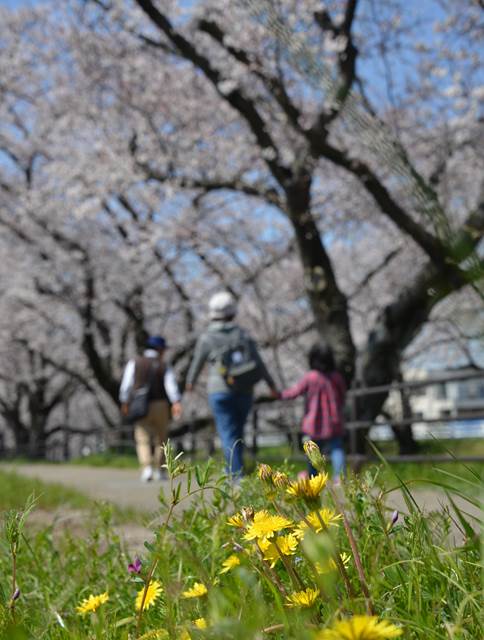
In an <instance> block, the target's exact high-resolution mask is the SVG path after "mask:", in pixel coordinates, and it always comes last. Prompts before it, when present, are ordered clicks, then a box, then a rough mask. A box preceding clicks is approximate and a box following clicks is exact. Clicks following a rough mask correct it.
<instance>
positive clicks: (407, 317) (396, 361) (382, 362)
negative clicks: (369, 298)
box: [357, 263, 467, 453]
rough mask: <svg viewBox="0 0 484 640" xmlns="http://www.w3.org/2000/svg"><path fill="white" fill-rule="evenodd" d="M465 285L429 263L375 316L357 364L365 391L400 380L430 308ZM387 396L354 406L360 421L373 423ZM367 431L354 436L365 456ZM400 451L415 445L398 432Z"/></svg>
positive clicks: (401, 432) (409, 438)
mask: <svg viewBox="0 0 484 640" xmlns="http://www.w3.org/2000/svg"><path fill="white" fill-rule="evenodd" d="M465 284H467V283H466V281H465V280H464V279H462V280H461V281H455V272H454V271H453V270H451V269H449V270H448V271H447V270H445V269H440V270H439V269H437V268H436V267H435V266H434V265H433V264H432V263H427V264H426V265H424V266H423V267H422V269H421V271H420V273H419V274H418V275H417V276H416V277H415V278H414V280H413V281H412V282H410V283H409V284H408V285H407V287H406V288H405V289H403V290H402V291H401V293H400V294H399V296H398V298H397V300H396V301H395V302H393V303H391V304H389V305H387V306H386V307H385V308H384V309H383V311H382V312H381V313H380V315H379V316H378V318H377V320H376V323H375V328H374V329H373V331H372V332H371V333H370V335H369V338H368V342H367V345H366V348H365V350H364V352H363V353H362V355H361V360H360V367H359V369H360V382H361V384H362V385H363V386H365V387H371V386H379V385H388V384H391V382H393V381H394V380H398V379H399V376H400V365H401V360H402V355H403V352H404V351H405V349H406V347H407V346H408V345H409V344H410V343H411V342H412V340H413V339H414V338H415V336H416V335H417V333H418V332H419V331H420V329H421V328H422V327H423V325H424V324H425V323H426V322H427V320H428V318H429V315H430V312H431V311H432V309H433V307H434V306H435V305H436V304H437V303H438V302H439V301H440V300H442V299H443V298H445V297H446V295H448V293H449V290H451V291H457V290H459V288H461V287H463V286H464V285H465ZM387 397H388V393H387V392H382V393H378V394H374V395H370V396H367V397H365V398H361V400H360V401H359V402H358V404H357V415H358V419H359V420H368V421H373V420H374V419H375V418H376V416H378V414H379V413H380V412H381V409H382V406H383V404H384V402H385V400H386V399H387ZM367 433H368V432H367V430H364V429H359V430H358V433H357V451H358V453H365V451H366V437H367ZM399 438H400V439H401V440H402V447H405V448H406V447H408V448H409V449H413V448H414V447H415V446H416V443H414V442H413V436H410V434H409V432H408V431H407V432H406V433H404V432H403V431H400V432H399Z"/></svg>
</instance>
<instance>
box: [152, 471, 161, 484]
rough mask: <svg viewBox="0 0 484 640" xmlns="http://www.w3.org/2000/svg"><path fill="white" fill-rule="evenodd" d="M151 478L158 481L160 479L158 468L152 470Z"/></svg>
mask: <svg viewBox="0 0 484 640" xmlns="http://www.w3.org/2000/svg"><path fill="white" fill-rule="evenodd" d="M153 480H154V481H155V482H159V481H160V480H161V471H160V469H155V470H154V471H153Z"/></svg>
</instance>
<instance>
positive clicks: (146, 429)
mask: <svg viewBox="0 0 484 640" xmlns="http://www.w3.org/2000/svg"><path fill="white" fill-rule="evenodd" d="M165 351H166V341H165V339H164V338H163V337H162V336H151V337H150V338H148V340H147V341H146V349H145V350H144V352H143V355H141V356H138V357H137V358H134V359H132V360H130V361H129V362H128V363H127V364H126V367H125V369H124V373H123V378H122V381H121V387H120V390H119V400H120V402H121V412H122V414H123V415H124V416H127V415H128V413H129V401H130V398H131V396H132V393H133V392H134V391H135V390H137V389H140V388H141V387H143V386H146V385H148V387H149V392H148V413H147V415H146V416H145V417H143V418H140V419H139V420H138V421H137V423H136V424H135V428H134V439H135V444H136V454H137V456H138V461H139V464H140V466H141V469H142V471H141V480H142V482H149V481H150V480H161V463H162V458H163V451H162V445H163V444H164V443H165V442H166V439H167V437H168V424H169V421H170V412H171V415H172V417H173V418H174V419H175V420H177V419H178V418H180V416H181V413H182V406H181V401H180V400H181V395H180V391H179V389H178V384H177V382H176V378H175V374H174V371H173V369H172V368H171V367H170V366H168V365H166V364H165V363H164V355H165ZM170 405H171V411H170Z"/></svg>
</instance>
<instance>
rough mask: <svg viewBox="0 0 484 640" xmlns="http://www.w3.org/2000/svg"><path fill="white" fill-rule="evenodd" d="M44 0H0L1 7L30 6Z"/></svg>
mask: <svg viewBox="0 0 484 640" xmlns="http://www.w3.org/2000/svg"><path fill="white" fill-rule="evenodd" d="M41 1H42V0H0V7H28V6H29V5H33V4H39V2H41Z"/></svg>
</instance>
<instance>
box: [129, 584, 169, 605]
mask: <svg viewBox="0 0 484 640" xmlns="http://www.w3.org/2000/svg"><path fill="white" fill-rule="evenodd" d="M162 591H163V587H162V586H161V584H160V583H159V582H158V580H152V581H151V582H150V584H149V585H148V589H147V590H146V597H145V601H144V603H143V611H144V610H145V609H149V608H150V607H151V605H153V604H154V603H155V600H156V599H157V598H158V596H159V595H160V593H161V592H162ZM144 592H145V588H144V587H143V588H142V589H141V590H140V591H138V593H137V595H136V604H135V607H136V611H139V610H140V609H141V603H142V602H143V594H144Z"/></svg>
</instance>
